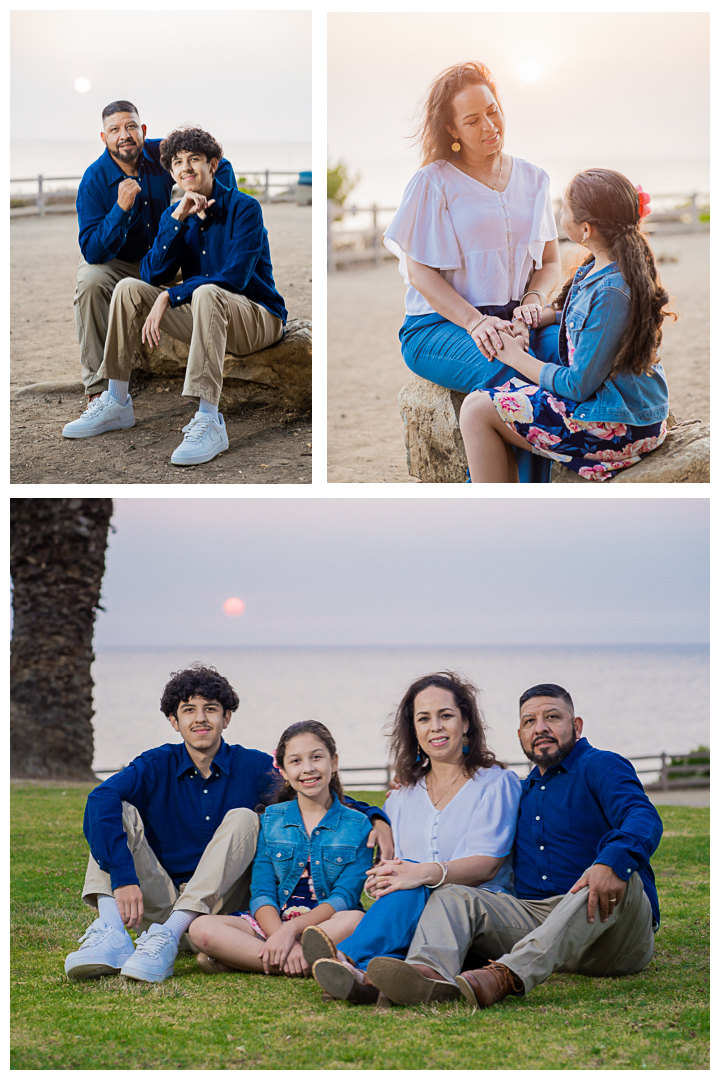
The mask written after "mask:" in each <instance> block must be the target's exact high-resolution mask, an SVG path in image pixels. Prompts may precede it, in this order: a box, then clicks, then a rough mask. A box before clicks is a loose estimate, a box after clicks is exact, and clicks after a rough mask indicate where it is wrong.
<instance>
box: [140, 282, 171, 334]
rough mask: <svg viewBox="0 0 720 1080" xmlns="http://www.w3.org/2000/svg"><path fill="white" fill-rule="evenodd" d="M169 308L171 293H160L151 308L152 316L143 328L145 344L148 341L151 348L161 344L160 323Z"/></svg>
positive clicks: (149, 316)
mask: <svg viewBox="0 0 720 1080" xmlns="http://www.w3.org/2000/svg"><path fill="white" fill-rule="evenodd" d="M169 306H170V293H169V292H168V291H167V289H166V290H165V292H161V293H160V295H159V296H158V298H157V300H156V301H155V303H154V304H153V306H152V307H151V308H150V314H149V315H148V317H147V319H146V320H145V325H144V326H143V328H142V340H143V343H144V342H145V341H147V343H148V345H150V346H151V347H152V346H153V345H159V344H160V323H161V322H162V319H163V315H164V314H165V312H166V311H167V309H168V307H169Z"/></svg>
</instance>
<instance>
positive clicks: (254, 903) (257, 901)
mask: <svg viewBox="0 0 720 1080" xmlns="http://www.w3.org/2000/svg"><path fill="white" fill-rule="evenodd" d="M261 907H274V908H275V910H276V911H277V912H278V914H279V913H280V908H279V907H278V902H277V900H276V899H275V897H274V896H256V897H255V898H254V899H253V900H251V901H250V914H251V915H252V917H253V918H255V913H256V912H257V911H259V910H260V908H261Z"/></svg>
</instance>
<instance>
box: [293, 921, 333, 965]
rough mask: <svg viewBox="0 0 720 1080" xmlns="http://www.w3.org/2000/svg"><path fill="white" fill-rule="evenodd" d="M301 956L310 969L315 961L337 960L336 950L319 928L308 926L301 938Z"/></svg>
mask: <svg viewBox="0 0 720 1080" xmlns="http://www.w3.org/2000/svg"><path fill="white" fill-rule="evenodd" d="M300 943H301V945H302V951H303V956H304V957H305V960H306V962H307V963H308V965H309V966H310V968H312V966H313V964H314V963H315V961H316V960H337V949H336V948H335V945H334V944H333V942H332V941H331V940H330V938H329V937H328V936H327V934H326V933H325V931H324V930H321V929H320V927H319V926H308V928H307V929H306V930H305V931H304V932H303V936H302V938H301V942H300Z"/></svg>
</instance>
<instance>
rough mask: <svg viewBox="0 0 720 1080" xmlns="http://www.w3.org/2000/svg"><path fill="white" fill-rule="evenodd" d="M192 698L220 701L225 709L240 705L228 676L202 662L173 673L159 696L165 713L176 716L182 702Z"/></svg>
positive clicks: (230, 710) (232, 709)
mask: <svg viewBox="0 0 720 1080" xmlns="http://www.w3.org/2000/svg"><path fill="white" fill-rule="evenodd" d="M193 697H201V698H205V700H206V701H219V702H220V704H221V705H222V707H223V712H235V710H236V709H237V707H238V705H239V704H240V698H239V697H238V696H237V694H236V693H235V691H234V690H233V688H232V686H231V685H230V683H229V682H228V681H227V679H226V678H225V676H224V675H220V674H218V672H217V671H216V669H215V668H214V667H206V666H205V664H201V663H200V662H199V661H196V662H195V663H194V664H191V665H190V667H188V668H184V669H183V670H182V671H173V672H171V678H170V682H169V683H168V684H167V685H166V687H165V689H164V690H163V692H162V697H161V698H160V709H161V711H162V712H163V713H165V716H167V717H170V716H174V717H175V719H177V711H178V706H179V705H180V703H181V702H182V701H189V700H190V698H193Z"/></svg>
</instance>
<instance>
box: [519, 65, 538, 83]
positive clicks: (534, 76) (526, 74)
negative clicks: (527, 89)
mask: <svg viewBox="0 0 720 1080" xmlns="http://www.w3.org/2000/svg"><path fill="white" fill-rule="evenodd" d="M542 73H543V70H542V68H541V67H540V64H538V62H537V60H523V62H522V64H521V65H520V67H519V68H518V75H519V76H520V78H521V79H522V80H523V82H536V81H537V80H538V79H539V78H540V76H541V75H542Z"/></svg>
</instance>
